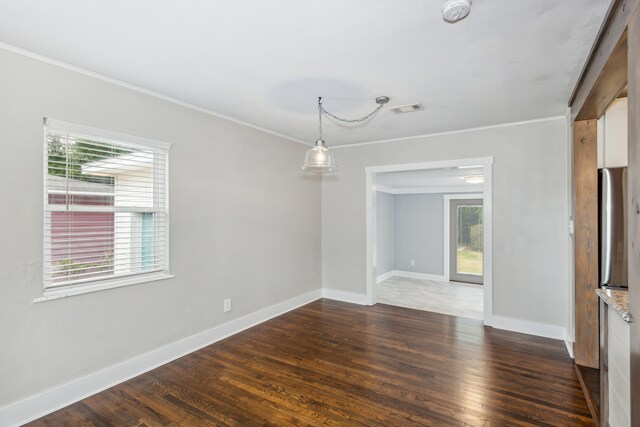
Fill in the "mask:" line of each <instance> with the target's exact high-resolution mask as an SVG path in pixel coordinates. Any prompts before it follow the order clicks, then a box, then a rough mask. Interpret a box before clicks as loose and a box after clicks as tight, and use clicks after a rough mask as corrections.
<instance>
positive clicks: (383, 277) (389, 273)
mask: <svg viewBox="0 0 640 427" xmlns="http://www.w3.org/2000/svg"><path fill="white" fill-rule="evenodd" d="M395 273H397V271H396V270H389V271H387V272H386V273H384V274H380V275H379V276H378V277H376V283H380V282H384V281H385V280H387V279H389V278H391V277H393V276H396V274H395Z"/></svg>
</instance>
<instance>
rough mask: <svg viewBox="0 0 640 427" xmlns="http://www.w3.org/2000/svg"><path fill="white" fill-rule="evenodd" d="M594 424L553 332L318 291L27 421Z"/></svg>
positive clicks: (98, 423) (104, 423) (71, 423)
mask: <svg viewBox="0 0 640 427" xmlns="http://www.w3.org/2000/svg"><path fill="white" fill-rule="evenodd" d="M592 424H593V422H592V420H591V417H590V415H589V409H588V407H587V402H586V401H585V398H584V396H583V394H582V391H581V389H580V384H579V383H578V379H577V377H576V373H575V371H574V368H573V364H572V361H571V359H570V358H569V356H568V355H567V352H566V350H565V347H564V343H563V342H561V341H556V340H551V339H545V338H539V337H534V336H530V335H523V334H517V333H513V332H507V331H501V330H495V329H491V328H484V327H483V326H482V323H481V322H480V321H477V320H472V319H463V318H458V317H453V316H447V315H442V314H437V313H429V312H425V311H418V310H410V309H406V308H400V307H393V306H389V305H383V304H378V305H376V306H374V307H363V306H358V305H352V304H346V303H341V302H336V301H331V300H326V299H324V300H319V301H316V302H313V303H311V304H308V305H306V306H304V307H301V308H299V309H297V310H294V311H292V312H289V313H287V314H285V315H282V316H280V317H277V318H275V319H273V320H270V321H268V322H266V323H263V324H261V325H259V326H256V327H254V328H252V329H250V330H247V331H245V332H242V333H239V334H237V335H234V336H232V337H230V338H227V339H226V340H224V341H220V342H218V343H216V344H213V345H210V346H209V347H206V348H204V349H202V350H199V351H196V352H195V353H192V354H190V355H187V356H185V357H183V358H181V359H178V360H176V361H173V362H171V363H168V364H166V365H164V366H161V367H160V368H157V369H154V370H153V371H150V372H148V373H146V374H143V375H140V376H139V377H136V378H133V379H131V380H129V381H127V382H125V383H122V384H120V385H118V386H115V387H113V388H110V389H108V390H106V391H104V392H102V393H99V394H97V395H94V396H92V397H89V398H87V399H84V400H82V401H80V402H78V403H75V404H73V405H71V406H69V407H67V408H64V409H62V410H60V411H57V412H55V413H53V414H50V415H48V416H46V417H44V418H42V419H39V420H37V421H35V422H33V423H32V424H31V425H33V426H48V425H55V426H60V425H68V426H78V425H95V426H107V425H109V426H110V425H147V426H154V425H181V426H183V425H231V426H254V425H278V426H288V425H356V426H358V425H376V426H404V425H438V426H457V425H470V426H479V425H509V426H517V425H535V426H543V425H555V426H572V425H592Z"/></svg>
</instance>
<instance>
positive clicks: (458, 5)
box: [442, 0, 471, 22]
mask: <svg viewBox="0 0 640 427" xmlns="http://www.w3.org/2000/svg"><path fill="white" fill-rule="evenodd" d="M470 11H471V0H447V1H445V2H444V4H443V5H442V17H443V18H444V20H445V21H447V22H458V21H460V20H461V19H464V18H466V17H467V15H468V14H469V12H470Z"/></svg>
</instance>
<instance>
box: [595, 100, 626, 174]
mask: <svg viewBox="0 0 640 427" xmlns="http://www.w3.org/2000/svg"><path fill="white" fill-rule="evenodd" d="M627 114H628V112H627V98H621V99H618V100H616V101H615V103H614V104H613V105H612V106H611V107H609V109H608V110H607V112H606V113H605V114H604V116H602V117H601V118H600V119H599V120H598V168H603V167H605V168H617V167H622V166H627V165H628V161H627V144H628V142H627V120H628V118H627Z"/></svg>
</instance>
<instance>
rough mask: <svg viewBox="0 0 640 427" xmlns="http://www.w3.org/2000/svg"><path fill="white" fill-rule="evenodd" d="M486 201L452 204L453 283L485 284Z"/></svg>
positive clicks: (451, 272)
mask: <svg viewBox="0 0 640 427" xmlns="http://www.w3.org/2000/svg"><path fill="white" fill-rule="evenodd" d="M482 221H483V209H482V200H480V199H473V200H463V199H459V200H451V218H450V226H451V234H450V244H449V247H450V253H449V258H450V272H449V277H450V278H451V280H454V281H459V282H468V283H478V284H482V276H483V271H482V262H483V246H484V245H483V244H484V232H483V224H482Z"/></svg>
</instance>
